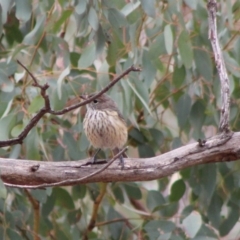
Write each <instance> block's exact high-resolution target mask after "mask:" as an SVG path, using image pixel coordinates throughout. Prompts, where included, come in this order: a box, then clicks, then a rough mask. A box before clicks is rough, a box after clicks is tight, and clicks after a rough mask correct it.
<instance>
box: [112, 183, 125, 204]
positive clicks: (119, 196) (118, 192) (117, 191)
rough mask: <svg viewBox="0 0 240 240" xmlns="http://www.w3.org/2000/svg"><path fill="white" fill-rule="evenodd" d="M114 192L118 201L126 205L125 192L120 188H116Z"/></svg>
mask: <svg viewBox="0 0 240 240" xmlns="http://www.w3.org/2000/svg"><path fill="white" fill-rule="evenodd" d="M112 191H113V194H114V196H115V198H116V199H117V201H119V202H120V203H124V196H123V191H122V189H121V188H120V186H114V188H113V189H112Z"/></svg>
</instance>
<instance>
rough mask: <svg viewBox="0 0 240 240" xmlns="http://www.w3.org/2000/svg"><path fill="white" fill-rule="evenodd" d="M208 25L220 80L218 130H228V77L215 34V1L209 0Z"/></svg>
mask: <svg viewBox="0 0 240 240" xmlns="http://www.w3.org/2000/svg"><path fill="white" fill-rule="evenodd" d="M207 7H208V25H209V32H208V38H209V39H210V41H211V44H212V48H213V53H214V58H215V62H216V67H217V70H218V74H219V78H220V81H221V98H222V108H221V117H220V125H219V130H220V132H225V133H227V132H229V131H230V130H229V111H230V109H229V105H230V90H229V79H228V74H227V70H226V66H225V63H224V59H223V56H222V51H221V48H220V45H219V41H218V35H217V23H216V12H217V1H216V0H209V1H208V5H207Z"/></svg>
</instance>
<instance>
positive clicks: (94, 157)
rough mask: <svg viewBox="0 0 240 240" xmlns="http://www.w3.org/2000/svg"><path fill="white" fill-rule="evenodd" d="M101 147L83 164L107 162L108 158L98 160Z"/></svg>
mask: <svg viewBox="0 0 240 240" xmlns="http://www.w3.org/2000/svg"><path fill="white" fill-rule="evenodd" d="M100 150H101V148H99V149H98V150H97V151H96V152H95V153H94V155H93V157H92V158H91V159H90V160H89V161H88V162H86V163H85V164H83V166H87V165H92V164H102V163H106V162H107V161H106V160H103V161H97V155H98V153H99V152H100Z"/></svg>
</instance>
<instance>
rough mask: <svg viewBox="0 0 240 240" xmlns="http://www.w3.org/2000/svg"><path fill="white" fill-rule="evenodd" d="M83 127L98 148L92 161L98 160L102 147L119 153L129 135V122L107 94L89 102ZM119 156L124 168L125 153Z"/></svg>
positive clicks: (83, 97)
mask: <svg viewBox="0 0 240 240" xmlns="http://www.w3.org/2000/svg"><path fill="white" fill-rule="evenodd" d="M92 96H94V94H91V95H89V96H81V98H82V99H85V100H86V99H88V98H90V97H92ZM83 129H84V131H85V133H86V136H87V138H88V140H89V141H90V142H91V144H92V145H93V146H94V147H95V148H98V150H97V151H96V153H95V154H94V156H93V158H92V159H91V161H90V163H95V162H96V156H97V154H98V152H99V151H100V150H101V149H111V150H112V151H113V153H114V154H117V153H118V152H119V150H121V148H122V147H123V146H124V144H125V143H126V141H127V137H128V131H127V124H126V122H125V120H124V118H123V116H122V114H121V113H120V111H119V109H118V107H117V105H116V103H115V102H114V101H113V100H112V99H111V98H110V97H108V96H107V95H106V94H103V95H101V96H100V97H98V98H96V99H94V100H93V101H92V102H90V103H89V104H87V112H86V115H85V117H84V120H83ZM119 158H120V164H121V166H122V169H123V168H124V161H123V155H121V156H120V157H119Z"/></svg>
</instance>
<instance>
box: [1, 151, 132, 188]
mask: <svg viewBox="0 0 240 240" xmlns="http://www.w3.org/2000/svg"><path fill="white" fill-rule="evenodd" d="M126 151H127V147H125V148H124V149H122V150H121V151H119V152H118V153H117V154H116V155H115V156H114V157H113V158H112V159H111V160H110V161H109V162H108V163H107V164H106V165H105V166H104V167H103V168H100V169H99V170H97V171H96V172H93V173H91V174H89V175H87V176H84V177H81V178H77V179H68V180H64V181H60V182H56V183H44V184H39V185H25V186H22V185H16V184H6V186H8V187H17V188H29V189H35V188H45V187H53V186H62V185H71V183H75V182H76V181H85V180H87V179H89V178H91V177H93V176H95V175H97V174H99V173H101V172H103V171H104V170H105V169H107V168H108V167H109V166H110V165H111V164H112V163H113V162H114V161H115V160H116V159H118V158H119V157H120V156H121V155H122V154H123V153H124V152H126ZM83 165H84V164H81V165H80V166H78V168H82V167H83ZM87 168H89V167H87ZM31 169H32V167H31ZM4 184H5V183H4Z"/></svg>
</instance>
